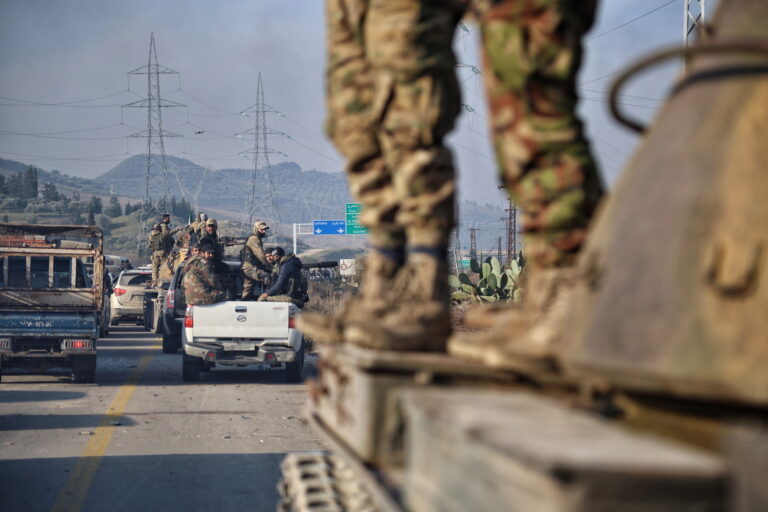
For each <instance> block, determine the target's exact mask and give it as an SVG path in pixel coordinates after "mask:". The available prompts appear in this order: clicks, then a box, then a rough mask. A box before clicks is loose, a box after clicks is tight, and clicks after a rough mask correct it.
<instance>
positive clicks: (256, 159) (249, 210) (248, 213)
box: [236, 73, 283, 240]
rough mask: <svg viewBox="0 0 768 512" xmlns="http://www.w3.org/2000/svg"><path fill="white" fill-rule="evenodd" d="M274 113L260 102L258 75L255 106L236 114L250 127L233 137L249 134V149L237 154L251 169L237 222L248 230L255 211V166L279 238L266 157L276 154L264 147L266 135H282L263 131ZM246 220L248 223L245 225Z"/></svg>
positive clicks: (260, 84) (278, 225) (261, 100)
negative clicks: (249, 161) (246, 157)
mask: <svg viewBox="0 0 768 512" xmlns="http://www.w3.org/2000/svg"><path fill="white" fill-rule="evenodd" d="M268 113H269V114H278V113H279V112H278V111H277V110H275V109H273V108H271V107H269V106H267V104H266V103H264V86H263V84H262V82H261V73H259V81H258V85H257V87H256V103H255V104H253V105H251V106H250V107H248V108H247V109H245V110H243V111H242V112H240V115H243V116H246V117H249V118H251V119H253V122H254V125H253V128H252V129H250V130H246V131H244V132H240V133H238V134H236V136H237V137H242V136H245V135H253V149H252V150H249V151H245V152H243V153H241V155H248V154H250V155H252V156H253V170H252V171H251V183H250V190H249V195H248V200H247V203H246V204H245V211H244V212H243V220H242V222H241V229H243V230H244V231H245V230H250V229H251V226H252V225H253V215H254V212H255V210H256V209H257V206H258V205H257V196H256V189H257V187H256V184H257V181H258V174H259V167H261V168H262V169H264V172H265V178H266V187H265V189H266V191H267V195H268V196H269V202H270V204H271V206H272V214H273V216H274V220H276V221H277V224H276V226H275V237H276V239H278V240H279V238H280V223H281V219H280V212H279V211H278V208H277V201H276V198H275V196H276V192H275V184H274V182H273V181H272V167H271V165H270V163H269V155H272V154H280V155H282V153H280V152H279V151H273V150H271V149H269V146H268V145H267V136H268V135H283V134H282V132H277V131H274V130H270V129H268V128H267V114H268ZM246 219H248V223H247V224H246Z"/></svg>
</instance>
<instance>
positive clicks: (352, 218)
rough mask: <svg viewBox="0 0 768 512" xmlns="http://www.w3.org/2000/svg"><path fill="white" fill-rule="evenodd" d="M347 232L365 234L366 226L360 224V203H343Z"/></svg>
mask: <svg viewBox="0 0 768 512" xmlns="http://www.w3.org/2000/svg"><path fill="white" fill-rule="evenodd" d="M345 211H346V215H347V217H346V221H347V234H348V235H367V234H368V228H366V227H365V226H363V225H362V224H360V212H362V211H363V205H361V204H360V203H347V204H346V205H345Z"/></svg>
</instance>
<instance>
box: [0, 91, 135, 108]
mask: <svg viewBox="0 0 768 512" xmlns="http://www.w3.org/2000/svg"><path fill="white" fill-rule="evenodd" d="M126 92H130V93H132V94H136V93H134V92H133V91H131V90H130V89H123V90H122V91H119V92H113V93H110V94H104V95H102V96H95V97H93V98H85V99H82V100H73V101H59V102H46V101H34V100H25V99H21V98H11V97H9V96H0V99H3V100H7V101H15V102H19V103H26V104H28V105H29V106H33V105H34V106H41V107H60V106H68V105H75V104H76V103H87V102H89V101H96V100H103V99H104V98H111V97H113V96H119V95H121V94H125V93H126ZM20 106H21V105H20ZM104 106H113V105H104Z"/></svg>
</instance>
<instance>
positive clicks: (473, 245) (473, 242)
mask: <svg viewBox="0 0 768 512" xmlns="http://www.w3.org/2000/svg"><path fill="white" fill-rule="evenodd" d="M477 231H478V229H477V228H469V257H470V258H472V259H476V258H477Z"/></svg>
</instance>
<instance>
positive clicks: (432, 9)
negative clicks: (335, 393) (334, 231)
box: [299, 0, 603, 355]
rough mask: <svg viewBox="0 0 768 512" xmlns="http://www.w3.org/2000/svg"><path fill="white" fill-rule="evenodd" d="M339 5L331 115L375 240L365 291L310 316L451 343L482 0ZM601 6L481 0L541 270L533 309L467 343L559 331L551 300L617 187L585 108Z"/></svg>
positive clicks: (502, 137) (527, 226)
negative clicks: (583, 73) (605, 174)
mask: <svg viewBox="0 0 768 512" xmlns="http://www.w3.org/2000/svg"><path fill="white" fill-rule="evenodd" d="M326 2H327V3H326V5H327V14H326V19H327V31H326V33H327V35H328V55H329V57H328V69H327V80H326V83H327V94H328V100H327V105H328V122H327V127H328V132H329V135H330V137H331V138H332V139H333V141H334V143H335V145H336V146H337V147H338V148H339V150H340V151H341V153H342V154H343V155H344V156H345V157H346V159H347V168H346V170H347V175H348V179H349V184H350V190H351V192H352V194H353V196H355V197H356V198H357V199H358V200H359V201H360V202H361V203H363V207H364V215H363V216H362V217H361V220H362V221H363V223H364V224H366V225H367V226H368V227H369V229H370V242H371V245H372V246H373V249H372V250H371V251H370V254H369V255H368V256H367V257H366V261H365V266H366V272H365V275H364V278H363V282H362V283H361V293H360V296H359V297H358V298H356V299H355V301H354V302H349V303H348V304H347V305H346V306H345V308H344V309H343V311H342V312H341V314H339V315H336V316H334V317H330V318H323V317H320V316H318V315H317V314H315V315H310V314H304V315H302V318H300V319H299V323H300V327H301V328H302V330H304V331H305V333H306V334H308V335H309V336H312V337H313V338H315V339H318V340H321V341H323V340H325V341H331V342H336V341H340V340H341V341H348V342H351V343H354V344H358V345H361V346H365V347H369V348H380V349H390V350H392V349H394V350H443V349H445V346H446V340H447V337H448V334H449V333H450V326H449V323H448V320H449V316H448V287H447V283H446V282H445V278H446V275H447V268H446V265H445V248H446V246H447V240H448V236H449V232H450V229H451V228H452V227H453V219H454V211H453V203H454V191H455V179H454V172H453V165H452V162H451V155H450V153H449V152H448V150H447V149H445V148H444V147H443V145H442V138H443V137H444V136H445V135H446V134H447V133H448V132H449V131H450V130H451V129H452V128H453V124H454V120H455V119H456V116H457V114H458V112H459V110H460V107H461V102H460V97H459V94H458V84H457V81H456V76H455V66H456V59H455V56H454V55H453V50H452V43H453V38H454V32H455V29H456V26H457V24H458V22H459V20H460V19H461V17H462V16H463V15H464V14H465V11H466V9H467V7H468V6H469V5H470V2H469V1H464V0H455V1H436V0H391V1H387V2H372V1H370V0H326ZM595 8H596V0H585V1H580V2H574V1H565V0H522V1H521V0H479V1H477V2H476V3H475V5H474V11H475V13H474V14H475V15H476V17H477V19H478V20H479V23H480V27H481V31H482V40H483V53H484V62H485V72H484V77H485V81H486V84H485V85H486V92H487V96H488V99H489V110H490V113H491V132H492V135H493V138H494V147H495V149H496V152H497V157H498V160H499V166H500V168H501V174H502V180H503V183H504V186H505V188H506V189H507V191H508V193H509V194H510V196H511V198H512V199H513V200H514V201H515V203H516V204H517V205H518V206H519V207H520V209H521V212H522V215H523V224H524V233H523V237H524V242H525V246H526V253H527V255H526V257H527V259H528V263H529V271H530V278H529V283H528V286H527V287H525V289H526V293H527V295H526V299H525V304H526V305H525V306H524V308H518V310H517V311H515V310H513V309H511V308H498V307H497V308H495V309H494V310H492V311H487V310H484V311H480V312H478V313H476V314H475V315H469V316H468V317H467V321H469V319H470V318H472V317H474V319H475V320H474V321H475V323H476V324H477V325H478V326H479V325H483V326H494V330H493V331H492V332H491V333H489V334H488V335H487V336H483V337H482V339H480V337H478V336H477V335H474V336H471V337H467V336H465V337H462V338H455V340H452V344H451V345H452V347H453V349H452V350H454V351H455V352H456V353H460V354H465V355H470V353H471V352H474V353H475V354H477V353H481V352H482V350H478V348H479V347H480V346H481V345H482V346H483V347H486V346H496V347H500V346H502V345H503V346H507V345H509V344H510V343H512V344H514V343H519V344H525V342H524V341H521V340H522V339H523V338H527V337H529V333H531V332H532V327H534V326H536V325H541V326H544V328H545V329H546V328H548V327H549V326H550V323H549V320H548V316H549V307H550V306H551V304H553V302H554V301H552V300H548V299H546V298H547V297H550V298H551V297H552V296H553V295H558V294H559V293H560V290H561V288H562V286H563V283H566V282H567V281H568V273H569V272H570V269H571V268H572V266H573V264H574V262H575V259H576V255H577V254H578V252H579V250H580V248H581V246H582V245H583V243H584V241H585V239H586V234H587V225H588V222H589V220H590V219H591V217H592V215H593V213H594V211H595V208H596V206H597V203H598V201H599V199H600V198H601V196H602V194H603V187H602V184H601V182H600V179H599V175H598V173H597V168H596V165H595V162H594V159H593V157H592V153H591V151H590V149H589V144H588V142H587V140H586V138H585V136H584V133H583V127H582V124H581V121H580V119H579V118H578V116H577V114H576V101H577V95H576V82H575V77H576V73H577V71H578V68H579V65H580V62H581V37H582V36H583V35H584V34H585V33H586V31H587V30H589V28H590V27H591V24H592V21H593V18H594V13H595ZM353 106H354V107H355V108H352V107H353ZM425 120H426V122H425ZM406 246H407V247H408V252H407V258H406V262H407V264H406V265H405V266H403V265H402V262H403V256H402V255H403V254H404V252H405V247H406ZM396 276H397V277H396ZM401 276H402V277H401ZM377 297H379V298H377ZM381 298H383V299H381ZM521 309H522V310H525V311H526V312H525V313H524V314H521V312H520V311H521ZM512 330H514V332H515V333H516V335H515V336H512V335H511V334H510V332H511V331H512ZM533 336H534V337H536V335H535V334H534V335H533ZM513 338H515V339H513Z"/></svg>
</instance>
